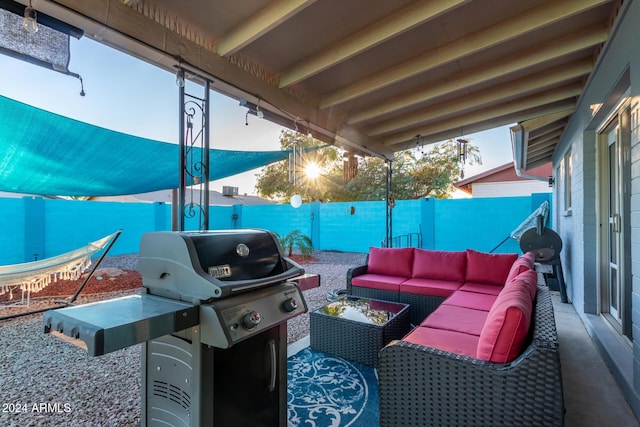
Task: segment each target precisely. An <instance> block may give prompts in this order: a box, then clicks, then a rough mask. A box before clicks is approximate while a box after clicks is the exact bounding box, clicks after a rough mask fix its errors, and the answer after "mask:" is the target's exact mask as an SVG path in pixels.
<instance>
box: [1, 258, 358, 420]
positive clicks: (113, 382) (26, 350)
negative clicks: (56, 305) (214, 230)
mask: <svg viewBox="0 0 640 427" xmlns="http://www.w3.org/2000/svg"><path fill="white" fill-rule="evenodd" d="M365 256H366V255H365V254H355V253H341V252H316V253H314V257H315V258H317V260H316V261H314V262H313V263H310V264H305V265H304V266H303V267H304V269H305V271H306V272H307V273H316V274H320V277H321V285H320V287H319V288H314V289H310V290H308V291H305V292H304V297H305V300H306V302H307V306H308V309H309V311H312V310H315V309H316V308H318V307H321V306H322V305H324V304H326V302H327V293H329V292H331V291H333V290H337V289H343V288H345V286H346V272H347V270H348V269H349V268H350V267H353V266H356V265H360V264H363V263H364V260H365ZM101 267H114V268H120V269H127V270H135V269H137V258H136V257H135V256H126V255H125V256H114V257H106V258H105V259H104V260H103V262H102V264H101ZM129 293H131V292H129ZM121 295H123V293H119V294H117V295H111V294H102V295H101V296H100V297H98V298H101V299H106V298H113V297H115V296H121ZM93 298H96V297H93ZM91 300H92V298H90V297H84V298H80V299H79V300H78V303H85V302H90V301H91ZM288 330H289V336H288V342H289V343H292V342H295V341H297V340H298V339H300V338H302V337H304V336H306V335H308V333H309V332H308V331H309V315H308V314H304V315H300V316H298V317H296V318H294V319H292V320H290V321H289V323H288ZM140 363H141V361H140V346H139V345H137V346H133V347H130V348H127V349H124V350H119V351H116V352H113V353H109V354H106V355H104V356H100V357H89V356H88V355H87V353H86V352H85V351H84V350H81V349H79V348H77V347H75V346H73V345H71V344H69V343H66V342H64V341H62V340H60V339H57V338H54V337H52V336H50V335H48V334H44V333H43V328H42V315H41V314H36V315H31V316H27V317H23V318H18V319H14V320H9V321H0V405H1V407H0V426H3V427H4V426H16V427H30V426H37V427H41V426H78V427H88V426H91V427H92V426H109V427H111V426H114V427H115V426H138V425H140ZM230 427H231V426H230Z"/></svg>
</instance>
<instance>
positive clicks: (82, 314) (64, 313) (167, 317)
mask: <svg viewBox="0 0 640 427" xmlns="http://www.w3.org/2000/svg"><path fill="white" fill-rule="evenodd" d="M199 321H200V319H199V309H198V306H194V305H192V304H188V303H185V302H182V301H175V300H170V299H166V298H161V297H157V296H153V295H147V294H143V295H131V296H126V297H122V298H114V299H110V300H107V301H101V302H96V303H91V304H85V305H80V306H75V307H68V308H63V309H59V310H49V311H47V312H45V314H44V316H43V325H44V332H45V333H50V334H52V335H55V336H57V337H59V338H62V339H64V340H65V341H69V342H71V343H72V344H74V345H77V346H79V347H81V348H84V349H85V350H87V352H88V353H89V355H90V356H101V355H103V354H107V353H111V352H113V351H116V350H121V349H123V348H126V347H129V346H132V345H135V344H140V343H143V342H145V341H148V340H150V339H154V338H158V337H161V336H163V335H168V334H172V333H174V332H178V331H181V330H183V329H186V328H190V327H193V326H196V325H198V323H199Z"/></svg>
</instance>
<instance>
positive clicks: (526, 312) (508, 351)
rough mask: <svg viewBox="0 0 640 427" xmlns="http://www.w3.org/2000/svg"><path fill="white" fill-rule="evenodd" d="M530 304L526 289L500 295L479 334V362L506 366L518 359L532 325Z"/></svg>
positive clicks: (507, 290)
mask: <svg viewBox="0 0 640 427" xmlns="http://www.w3.org/2000/svg"><path fill="white" fill-rule="evenodd" d="M532 310H533V301H532V300H531V295H530V293H529V290H528V289H527V288H526V286H509V287H508V288H505V289H503V290H502V292H500V295H498V298H497V299H496V301H495V303H494V304H493V306H492V307H491V310H490V311H489V315H488V316H487V320H486V321H485V323H484V326H483V327H482V331H481V332H480V339H479V341H478V354H477V357H478V359H482V360H488V361H490V362H495V363H507V362H511V361H512V360H513V359H515V358H516V357H518V355H519V354H520V353H521V352H522V346H523V344H524V342H525V340H526V338H527V334H528V331H529V326H530V324H531V312H532Z"/></svg>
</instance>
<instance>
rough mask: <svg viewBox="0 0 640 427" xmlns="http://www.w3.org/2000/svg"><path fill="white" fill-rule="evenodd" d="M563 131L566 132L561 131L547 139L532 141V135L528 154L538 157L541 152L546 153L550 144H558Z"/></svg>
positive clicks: (551, 134)
mask: <svg viewBox="0 0 640 427" xmlns="http://www.w3.org/2000/svg"><path fill="white" fill-rule="evenodd" d="M563 131H564V130H563V129H559V130H557V131H555V132H553V133H550V134H549V135H547V137H545V138H543V139H535V140H532V139H531V135H529V149H528V150H527V152H528V153H529V154H531V155H536V154H537V153H539V152H541V151H545V150H546V149H547V148H548V146H549V143H550V142H552V144H555V142H557V141H558V139H560V137H561V136H562V133H563Z"/></svg>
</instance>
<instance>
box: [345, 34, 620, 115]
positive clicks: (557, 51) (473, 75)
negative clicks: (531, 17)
mask: <svg viewBox="0 0 640 427" xmlns="http://www.w3.org/2000/svg"><path fill="white" fill-rule="evenodd" d="M607 34H608V30H607V28H605V27H594V28H590V29H588V30H586V31H584V32H580V33H577V34H572V35H570V36H568V37H564V38H562V39H559V40H554V41H553V42H552V43H548V44H543V45H541V46H538V47H536V48H534V49H530V50H528V51H525V52H520V53H518V54H516V55H512V56H510V57H507V58H504V60H502V61H500V62H497V63H494V64H492V65H489V66H487V67H485V68H482V69H473V70H470V71H468V72H464V73H461V74H458V75H457V76H453V77H452V78H451V79H450V80H447V81H445V82H440V83H439V84H437V85H434V86H431V87H427V88H423V89H418V90H415V91H411V92H410V93H406V94H404V95H402V96H397V97H394V98H392V99H390V100H386V101H383V102H380V103H378V104H377V105H376V106H375V107H372V108H369V109H367V110H363V111H360V112H357V113H355V114H352V115H351V116H350V117H349V120H348V122H347V123H349V124H352V125H355V124H358V123H362V122H365V121H368V120H378V119H379V118H380V117H381V116H383V115H388V114H391V113H393V112H396V111H398V110H402V109H405V108H410V107H412V106H414V105H419V104H424V103H426V102H427V101H429V100H431V99H434V98H437V97H439V96H442V95H445V94H447V93H449V92H451V91H453V90H456V89H459V88H461V87H471V86H473V85H477V84H480V83H484V82H487V81H490V80H492V79H495V78H498V77H500V76H504V75H508V74H511V73H515V72H517V71H520V70H523V69H526V68H527V67H530V66H534V65H537V64H542V63H544V62H546V61H549V60H552V59H555V58H561V57H563V56H566V55H569V54H572V53H574V52H579V51H581V50H584V49H587V48H590V47H593V46H596V45H598V44H600V43H603V42H604V41H605V40H606V39H607ZM588 61H591V62H592V63H593V58H592V56H589V58H588Z"/></svg>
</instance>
